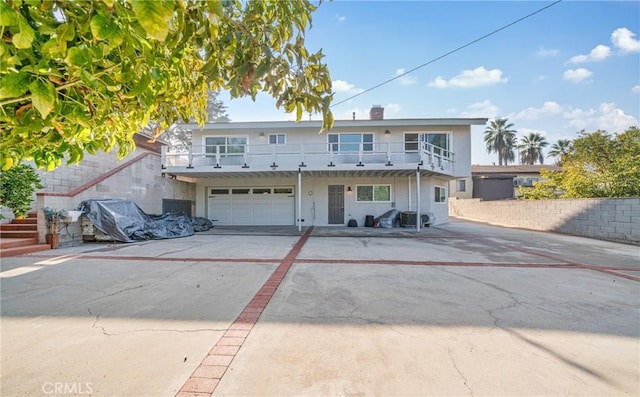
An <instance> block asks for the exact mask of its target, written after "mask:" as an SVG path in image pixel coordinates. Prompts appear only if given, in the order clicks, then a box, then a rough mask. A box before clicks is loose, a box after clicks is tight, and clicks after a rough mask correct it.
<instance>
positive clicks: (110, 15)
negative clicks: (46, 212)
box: [0, 0, 333, 170]
mask: <svg viewBox="0 0 640 397" xmlns="http://www.w3.org/2000/svg"><path fill="white" fill-rule="evenodd" d="M315 9H316V7H315V6H314V5H312V4H311V3H310V2H309V1H308V0H296V1H241V0H208V1H198V0H155V1H146V0H94V1H74V0H66V1H35V0H0V30H1V32H2V40H1V41H0V79H1V80H2V86H1V87H0V133H1V134H2V140H1V142H0V165H2V168H3V169H8V168H10V167H11V166H12V165H13V164H16V163H18V162H20V161H21V160H23V159H27V160H33V161H34V162H35V164H36V165H37V166H38V167H40V168H42V167H44V168H46V169H48V170H51V169H54V168H55V167H57V166H59V165H60V164H61V163H62V160H63V159H64V158H66V159H67V162H68V163H76V162H78V161H80V160H81V159H82V157H83V155H84V153H85V152H89V153H96V152H97V151H99V150H103V151H110V150H112V149H115V148H116V147H117V148H118V155H119V156H124V155H126V154H127V153H128V152H129V151H130V150H132V149H133V148H134V147H135V145H134V142H133V135H134V134H135V132H137V131H139V130H140V129H141V128H142V127H143V126H146V125H147V124H148V123H149V121H150V120H153V121H155V122H156V123H158V126H159V128H157V129H156V131H155V133H156V134H158V135H159V134H160V133H161V132H162V131H164V130H165V129H166V128H168V127H169V126H171V125H172V124H174V123H175V122H176V121H179V120H183V121H186V120H189V119H190V118H191V117H194V119H195V120H196V121H197V122H198V123H203V122H204V121H205V119H206V107H207V95H208V93H209V91H210V90H213V91H219V90H221V89H225V90H228V91H229V92H230V95H231V97H232V98H237V97H241V96H251V97H252V98H253V99H255V97H256V95H257V94H258V92H266V93H269V94H270V95H272V96H273V97H274V98H276V99H277V101H276V106H277V107H278V108H280V107H282V108H284V110H285V111H287V112H295V113H296V118H297V120H300V119H301V118H302V115H303V112H309V113H321V114H322V115H323V121H324V122H323V128H330V127H331V126H332V124H333V116H332V114H331V112H330V110H329V106H330V104H331V100H332V93H331V77H330V75H329V70H328V68H327V66H326V65H325V64H324V63H322V58H323V54H322V52H321V51H318V52H316V53H310V52H309V51H308V50H307V49H306V48H305V31H306V29H308V28H310V27H311V14H312V12H313V11H314V10H315Z"/></svg>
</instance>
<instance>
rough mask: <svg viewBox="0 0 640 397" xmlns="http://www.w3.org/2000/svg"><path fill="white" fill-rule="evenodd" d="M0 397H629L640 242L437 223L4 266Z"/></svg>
mask: <svg viewBox="0 0 640 397" xmlns="http://www.w3.org/2000/svg"><path fill="white" fill-rule="evenodd" d="M0 283H1V285H0V287H1V301H0V304H1V311H2V318H1V323H0V331H1V337H2V340H1V348H2V350H1V365H2V367H1V379H0V381H1V382H0V384H1V387H2V389H1V390H0V392H1V393H0V394H2V396H37V395H45V396H47V395H94V396H175V395H178V396H205V395H206V396H208V395H211V394H212V393H213V395H214V396H262V395H264V396H282V395H296V396H299V395H308V396H326V395H371V396H387V395H438V396H439V395H456V396H459V395H469V396H480V395H501V396H502V395H603V396H605V395H606V396H611V395H639V394H640V339H639V336H640V249H639V247H637V246H630V245H622V244H615V243H608V242H603V241H598V240H591V239H585V238H576V237H569V236H563V235H556V234H551V233H541V232H532V231H525V230H516V229H505V228H500V227H495V226H487V225H483V224H477V223H470V222H464V221H460V220H452V221H451V222H450V223H448V224H446V225H442V226H439V227H435V228H434V227H432V228H427V229H424V230H422V231H421V232H420V233H415V232H414V231H411V230H407V229H393V230H387V229H371V228H362V227H361V228H314V229H306V230H304V231H303V233H299V232H297V230H295V229H293V228H264V229H260V228H252V229H246V228H245V229H243V228H227V229H225V228H216V229H214V230H213V231H211V232H210V233H203V234H197V235H195V236H192V237H188V238H182V239H174V240H162V241H150V242H144V243H136V244H85V245H82V246H78V247H71V248H63V249H58V250H55V251H48V252H45V253H43V254H39V255H36V254H33V255H26V256H21V257H14V258H3V259H2V269H1V272H0Z"/></svg>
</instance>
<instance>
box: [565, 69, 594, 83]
mask: <svg viewBox="0 0 640 397" xmlns="http://www.w3.org/2000/svg"><path fill="white" fill-rule="evenodd" d="M592 74H593V73H592V72H590V71H589V70H587V69H585V68H578V69H569V70H565V72H564V74H563V75H562V79H563V80H568V81H570V82H572V83H580V82H582V81H584V80H585V79H588V78H589V77H591V75H592Z"/></svg>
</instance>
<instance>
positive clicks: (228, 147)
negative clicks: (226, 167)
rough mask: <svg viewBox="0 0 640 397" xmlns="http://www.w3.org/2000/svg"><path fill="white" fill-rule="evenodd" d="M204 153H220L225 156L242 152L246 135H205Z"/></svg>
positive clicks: (245, 142)
mask: <svg viewBox="0 0 640 397" xmlns="http://www.w3.org/2000/svg"><path fill="white" fill-rule="evenodd" d="M204 145H205V153H220V154H222V155H225V156H238V155H242V154H244V151H245V148H246V146H247V137H246V136H207V137H205V138H204Z"/></svg>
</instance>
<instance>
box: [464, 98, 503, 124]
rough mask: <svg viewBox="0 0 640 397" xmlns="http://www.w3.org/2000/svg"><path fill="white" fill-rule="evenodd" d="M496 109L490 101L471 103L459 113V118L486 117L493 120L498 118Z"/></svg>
mask: <svg viewBox="0 0 640 397" xmlns="http://www.w3.org/2000/svg"><path fill="white" fill-rule="evenodd" d="M498 110H499V109H498V107H497V106H496V105H494V104H493V103H491V101H490V100H488V99H487V100H486V101H482V102H476V103H472V104H471V105H469V106H467V107H466V108H465V110H463V111H462V112H461V113H460V117H486V118H489V119H493V118H495V117H497V116H498Z"/></svg>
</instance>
